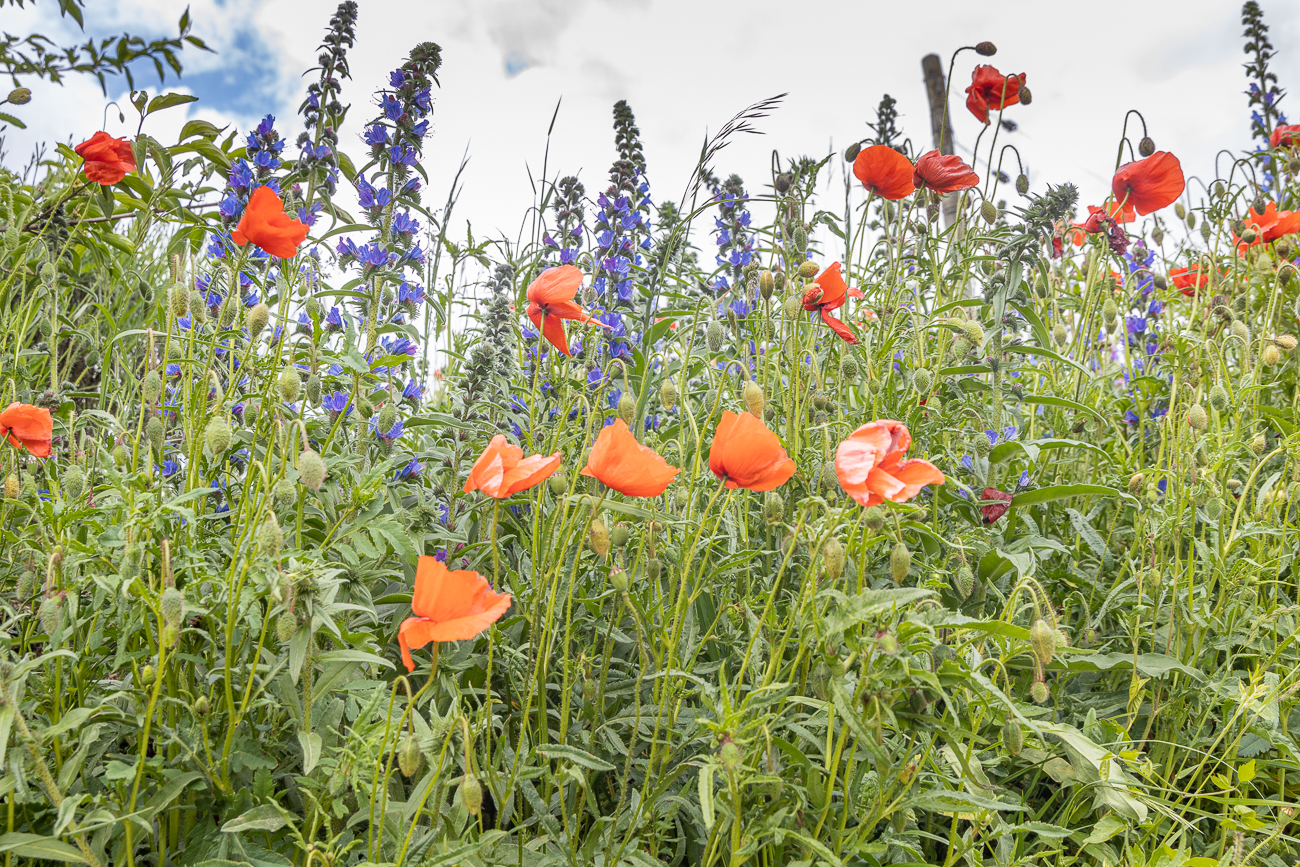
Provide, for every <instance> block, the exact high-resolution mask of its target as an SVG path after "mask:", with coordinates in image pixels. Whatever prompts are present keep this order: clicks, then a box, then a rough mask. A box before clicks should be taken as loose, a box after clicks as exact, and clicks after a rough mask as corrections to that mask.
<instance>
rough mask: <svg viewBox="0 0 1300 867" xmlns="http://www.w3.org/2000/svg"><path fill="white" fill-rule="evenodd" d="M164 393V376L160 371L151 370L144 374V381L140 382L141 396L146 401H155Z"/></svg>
mask: <svg viewBox="0 0 1300 867" xmlns="http://www.w3.org/2000/svg"><path fill="white" fill-rule="evenodd" d="M161 394H162V377H161V376H159V375H158V371H156V370H150V371H149V372H148V373H146V374H145V375H144V382H142V383H141V384H140V396H141V397H143V398H144V401H145V403H155V402H157V400H158V397H159V396H160V395H161Z"/></svg>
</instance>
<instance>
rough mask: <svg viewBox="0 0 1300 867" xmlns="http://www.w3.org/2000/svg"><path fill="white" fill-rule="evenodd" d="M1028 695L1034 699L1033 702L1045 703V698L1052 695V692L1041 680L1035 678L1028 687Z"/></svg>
mask: <svg viewBox="0 0 1300 867" xmlns="http://www.w3.org/2000/svg"><path fill="white" fill-rule="evenodd" d="M1029 697H1030V698H1032V699H1033V700H1034V704H1046V703H1047V700H1048V699H1049V698H1051V697H1052V693H1051V691H1050V690H1049V689H1048V688H1047V684H1045V683H1043V682H1042V681H1041V680H1036V681H1034V685H1033V686H1031V687H1029Z"/></svg>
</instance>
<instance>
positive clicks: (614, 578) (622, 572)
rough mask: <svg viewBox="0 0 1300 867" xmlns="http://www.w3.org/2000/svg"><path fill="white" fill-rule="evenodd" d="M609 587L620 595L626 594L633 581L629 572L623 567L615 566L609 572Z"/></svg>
mask: <svg viewBox="0 0 1300 867" xmlns="http://www.w3.org/2000/svg"><path fill="white" fill-rule="evenodd" d="M609 586H610V587H613V588H614V589H615V590H616V591H617V592H619V593H626V592H627V589H628V588H629V587H631V586H632V579H631V577H630V576H629V575H628V574H627V570H626V569H624V568H623V567H622V566H615V567H614V568H613V569H611V570H609Z"/></svg>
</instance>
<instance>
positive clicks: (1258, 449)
mask: <svg viewBox="0 0 1300 867" xmlns="http://www.w3.org/2000/svg"><path fill="white" fill-rule="evenodd" d="M1250 450H1251V451H1252V452H1254V453H1255V454H1257V455H1262V454H1264V452H1266V451H1268V438H1267V437H1265V436H1264V435H1263V434H1256V435H1255V437H1254V438H1253V439H1252V440H1251V441H1250Z"/></svg>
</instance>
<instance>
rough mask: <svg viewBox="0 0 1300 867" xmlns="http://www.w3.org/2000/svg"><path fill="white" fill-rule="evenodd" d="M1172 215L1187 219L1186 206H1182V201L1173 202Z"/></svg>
mask: <svg viewBox="0 0 1300 867" xmlns="http://www.w3.org/2000/svg"><path fill="white" fill-rule="evenodd" d="M1174 216H1176V217H1177V218H1178V219H1180V220H1186V219H1187V208H1186V207H1184V206H1183V203H1182V202H1174Z"/></svg>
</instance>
